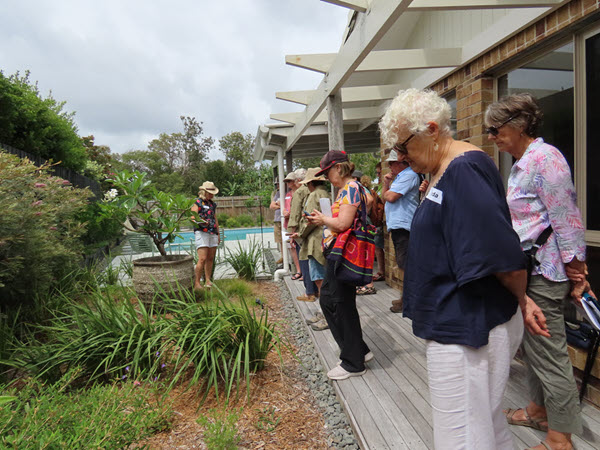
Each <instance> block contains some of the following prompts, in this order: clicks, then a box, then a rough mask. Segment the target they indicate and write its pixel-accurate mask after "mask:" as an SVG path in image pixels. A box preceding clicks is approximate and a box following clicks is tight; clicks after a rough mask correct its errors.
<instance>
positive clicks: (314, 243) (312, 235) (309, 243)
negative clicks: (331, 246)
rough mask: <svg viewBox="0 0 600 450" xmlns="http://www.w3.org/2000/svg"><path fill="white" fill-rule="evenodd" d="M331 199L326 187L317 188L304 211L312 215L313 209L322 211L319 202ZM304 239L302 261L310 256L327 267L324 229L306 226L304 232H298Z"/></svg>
mask: <svg viewBox="0 0 600 450" xmlns="http://www.w3.org/2000/svg"><path fill="white" fill-rule="evenodd" d="M322 198H329V192H328V191H327V188H326V187H325V186H317V187H316V189H315V190H314V191H313V192H311V193H310V195H309V196H308V198H307V199H306V204H305V206H304V209H305V210H306V211H307V212H309V213H311V212H312V211H313V209H316V210H317V211H321V205H320V203H319V200H320V199H322ZM298 232H299V233H300V235H301V236H302V238H303V239H304V240H303V241H302V247H301V248H300V259H302V260H305V259H308V257H309V256H312V257H313V258H315V259H316V260H317V261H318V262H319V263H320V264H322V265H325V257H324V256H323V246H322V242H323V227H322V226H316V225H308V224H306V225H305V226H304V227H302V230H299V231H298Z"/></svg>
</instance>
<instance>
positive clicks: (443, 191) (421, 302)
mask: <svg viewBox="0 0 600 450" xmlns="http://www.w3.org/2000/svg"><path fill="white" fill-rule="evenodd" d="M450 117H451V111H450V107H449V105H448V104H447V102H446V101H445V100H444V99H442V98H441V97H439V96H438V95H437V94H436V93H434V92H432V91H423V90H417V89H408V90H405V91H400V92H399V93H398V95H397V96H396V98H395V99H394V100H393V101H392V103H391V105H390V106H389V108H388V110H387V112H386V114H385V115H384V117H383V118H382V120H381V122H380V130H381V135H382V142H383V144H384V145H385V146H387V147H388V148H389V149H391V151H390V152H389V156H388V158H387V162H388V165H389V168H390V172H389V173H388V174H386V175H385V176H384V177H383V179H382V181H383V186H382V190H381V197H382V199H383V200H384V201H385V212H386V223H387V228H388V231H389V232H390V234H391V238H392V241H393V244H394V249H395V253H396V258H397V263H398V266H399V267H401V268H404V269H405V275H404V288H403V293H402V299H399V300H397V301H396V302H394V304H392V308H391V309H392V311H393V312H399V311H402V312H403V313H404V315H405V316H406V317H408V318H410V319H411V320H412V325H413V332H414V333H415V335H417V336H419V337H421V338H423V339H424V340H425V341H426V343H427V351H426V354H427V367H428V376H429V390H430V397H431V405H432V408H433V427H434V441H435V447H436V448H438V449H452V450H454V449H461V448H465V449H512V448H514V447H513V441H512V435H511V433H510V430H509V428H508V425H507V424H508V423H510V424H512V425H519V426H528V427H533V428H536V429H539V430H543V431H547V435H546V437H545V439H544V440H543V441H542V442H541V443H540V445H538V446H536V447H533V448H535V449H539V450H546V449H553V450H558V449H567V450H568V449H571V448H573V446H572V442H571V435H572V434H573V433H575V434H577V433H581V432H582V422H581V413H580V407H579V400H578V393H577V386H576V383H575V379H574V377H573V371H572V365H571V362H570V359H569V356H568V354H567V342H566V334H565V325H564V317H563V312H562V311H563V308H562V307H563V303H564V302H565V301H567V300H569V299H572V300H573V301H575V302H579V301H580V298H581V295H582V294H583V293H584V292H586V291H587V292H589V293H590V294H591V295H593V292H592V291H591V288H590V285H589V283H588V281H587V266H586V264H585V256H586V255H585V251H586V244H585V240H584V227H583V224H582V219H581V214H580V212H579V210H578V208H577V206H576V194H575V189H574V186H573V182H572V178H571V172H570V169H569V166H568V164H567V162H566V160H565V158H564V157H563V155H562V154H561V153H560V151H559V150H558V149H556V148H555V147H553V146H552V145H550V144H548V143H545V142H544V140H543V139H542V138H541V137H540V136H539V130H540V125H541V121H542V111H541V109H540V108H539V106H538V104H537V102H536V100H535V99H534V98H533V97H532V96H531V95H529V94H513V95H511V96H508V97H506V98H504V99H502V100H500V101H498V102H496V103H494V104H492V105H491V106H490V107H489V108H488V110H487V112H486V115H485V125H486V127H487V128H486V132H487V136H488V139H489V140H490V141H492V142H494V143H495V144H496V145H497V147H498V149H499V150H500V151H504V152H507V153H509V154H511V155H512V156H513V158H514V159H515V163H514V165H513V167H512V169H511V172H510V176H509V179H508V187H507V189H506V190H505V188H504V185H503V182H502V179H501V176H500V173H499V171H498V169H497V167H496V165H495V163H494V161H493V160H492V158H490V156H488V155H487V154H486V153H485V152H483V151H482V150H481V149H479V148H478V147H476V146H474V145H472V144H470V143H468V142H463V141H458V140H455V139H454V138H453V137H452V132H451V129H450ZM320 169H321V170H320V171H318V172H317V173H316V174H315V176H324V177H325V178H327V179H328V180H329V181H330V182H331V184H332V185H333V186H334V187H335V188H337V189H338V193H337V196H336V200H335V202H334V203H333V205H332V212H333V214H332V216H327V215H324V214H323V213H322V212H320V211H319V210H318V208H314V209H312V210H310V212H309V215H307V216H306V221H307V223H308V224H310V225H313V226H316V227H323V229H324V230H323V239H322V246H323V250H324V252H325V253H327V251H328V249H329V248H330V245H331V243H332V242H333V240H334V239H335V237H336V236H337V235H338V234H339V233H341V232H343V231H345V230H347V229H348V228H349V227H350V226H352V224H353V222H354V220H355V218H356V217H359V215H360V212H361V208H367V207H368V206H367V204H368V202H367V195H368V193H367V192H366V190H365V189H364V187H363V186H362V185H361V184H360V183H359V182H358V181H357V180H355V179H354V178H353V177H352V175H353V172H354V166H353V164H352V163H351V162H350V160H349V158H348V155H347V154H346V153H344V152H342V151H336V150H332V151H329V152H328V153H327V154H326V155H325V156H324V157H323V159H322V160H321V163H320ZM418 174H427V175H428V176H429V179H428V180H427V181H425V182H422V181H421V179H420V177H419V175H418ZM420 197H422V198H421V199H420ZM549 227H551V228H550V229H549V230H548V231H549V237H548V239H547V240H546V242H545V243H543V244H542V245H541V246H540V248H539V250H538V251H537V255H536V263H534V264H533V266H532V267H531V268H530V273H529V274H528V271H527V258H526V256H525V253H524V251H528V250H529V249H531V247H532V246H533V245H534V243H535V242H536V240H537V239H538V237H539V236H540V234H541V233H542V232H543V231H544V230H546V229H548V228H549ZM333 270H334V269H333V265H332V264H326V265H325V276H324V278H323V281H322V284H321V286H320V305H321V308H322V311H323V315H324V318H325V320H326V322H327V324H328V326H329V328H330V329H331V332H332V335H333V337H334V338H335V340H336V342H337V344H338V345H339V348H340V362H339V364H338V365H337V366H336V367H334V368H333V369H331V370H330V371H329V372H328V376H329V378H331V379H334V380H343V379H346V378H349V377H352V376H360V375H362V374H364V373H365V371H366V366H365V363H366V362H368V361H369V360H370V359H371V358H373V357H374V355H373V353H372V352H371V350H370V349H369V347H368V346H367V344H366V343H365V342H364V340H363V337H362V330H361V325H360V317H359V314H358V311H357V308H356V289H355V287H354V286H352V285H349V284H346V283H344V282H341V281H340V280H338V279H336V277H335V274H334V272H333ZM520 345H522V348H523V353H524V360H525V363H526V367H527V384H528V388H529V391H528V392H529V396H530V398H529V399H528V403H527V405H526V406H524V407H523V408H520V409H517V410H512V409H508V410H503V407H502V404H503V396H504V391H505V387H506V384H507V382H508V376H509V370H510V363H511V360H512V359H513V357H514V356H515V354H516V351H517V349H518V348H519V346H520Z"/></svg>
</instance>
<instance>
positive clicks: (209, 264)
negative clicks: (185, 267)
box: [204, 247, 217, 287]
mask: <svg viewBox="0 0 600 450" xmlns="http://www.w3.org/2000/svg"><path fill="white" fill-rule="evenodd" d="M207 250H208V252H207V253H208V254H207V255H206V264H205V265H204V280H205V286H206V287H209V286H212V282H211V281H210V277H211V276H212V270H213V266H214V264H215V255H216V254H217V247H209V248H207Z"/></svg>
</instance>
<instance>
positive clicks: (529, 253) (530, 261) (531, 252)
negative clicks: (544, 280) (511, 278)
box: [523, 225, 552, 284]
mask: <svg viewBox="0 0 600 450" xmlns="http://www.w3.org/2000/svg"><path fill="white" fill-rule="evenodd" d="M551 234H552V225H548V228H546V229H545V230H544V231H542V234H540V235H539V236H538V238H537V239H536V241H535V243H534V244H533V245H532V246H531V248H530V249H528V250H523V253H525V256H526V257H527V284H529V281H530V280H531V272H533V269H534V268H536V267H537V266H539V265H540V262H539V261H538V260H537V259H536V257H535V254H536V253H537V251H538V250H539V249H540V247H541V246H542V245H544V244H545V243H546V241H547V240H548V238H549V237H550V235H551Z"/></svg>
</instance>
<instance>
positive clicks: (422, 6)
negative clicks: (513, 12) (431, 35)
mask: <svg viewBox="0 0 600 450" xmlns="http://www.w3.org/2000/svg"><path fill="white" fill-rule="evenodd" d="M567 1H568V0H567ZM564 2H565V0H414V1H413V2H412V4H411V5H410V6H409V7H408V10H409V11H411V12H413V11H418V12H423V11H460V10H467V9H506V8H539V7H543V6H555V5H560V4H561V3H564Z"/></svg>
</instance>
